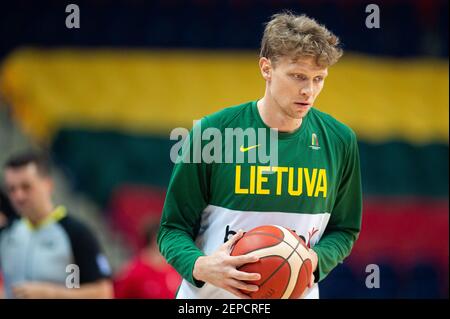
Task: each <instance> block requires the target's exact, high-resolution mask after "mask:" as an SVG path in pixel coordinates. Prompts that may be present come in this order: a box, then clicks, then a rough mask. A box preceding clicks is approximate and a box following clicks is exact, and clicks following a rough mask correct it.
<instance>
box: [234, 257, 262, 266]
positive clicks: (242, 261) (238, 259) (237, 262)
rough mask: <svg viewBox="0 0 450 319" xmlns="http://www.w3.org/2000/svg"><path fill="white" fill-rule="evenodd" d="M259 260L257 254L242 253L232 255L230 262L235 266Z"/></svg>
mask: <svg viewBox="0 0 450 319" xmlns="http://www.w3.org/2000/svg"><path fill="white" fill-rule="evenodd" d="M258 260H259V258H258V257H256V256H251V255H240V256H231V257H230V262H231V264H232V265H233V266H235V267H240V266H242V265H244V264H248V263H255V262H257V261H258Z"/></svg>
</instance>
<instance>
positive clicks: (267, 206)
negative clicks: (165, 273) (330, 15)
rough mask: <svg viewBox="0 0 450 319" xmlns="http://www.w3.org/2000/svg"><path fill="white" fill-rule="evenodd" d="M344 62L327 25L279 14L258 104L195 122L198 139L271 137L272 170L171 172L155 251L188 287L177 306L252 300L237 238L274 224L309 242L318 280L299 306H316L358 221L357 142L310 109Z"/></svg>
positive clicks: (237, 166)
mask: <svg viewBox="0 0 450 319" xmlns="http://www.w3.org/2000/svg"><path fill="white" fill-rule="evenodd" d="M341 55H342V50H341V48H340V47H339V40H338V38H337V37H336V36H335V35H334V34H333V33H331V32H330V31H329V30H327V29H326V28H325V27H324V26H323V25H320V24H318V23H317V22H316V21H315V20H313V19H310V18H308V17H307V16H304V15H302V16H296V15H293V14H291V13H282V14H276V15H274V16H273V17H272V19H271V21H270V22H268V24H267V25H266V28H265V30H264V35H263V39H262V45H261V51H260V59H259V67H260V71H261V75H262V77H263V79H264V80H265V83H266V86H265V93H264V96H263V97H262V98H260V99H258V100H256V101H251V102H248V103H244V104H241V105H238V106H234V107H229V108H225V109H223V110H221V111H219V112H217V113H215V114H212V115H208V116H206V117H204V118H203V119H202V120H201V121H199V122H200V125H201V131H202V132H204V130H205V129H207V128H218V129H219V130H220V131H222V132H223V131H224V130H226V129H227V128H241V129H244V130H245V129H248V128H253V129H258V128H263V129H270V128H272V129H277V130H278V137H277V141H278V149H277V150H276V152H277V155H278V163H277V166H272V165H271V166H268V164H262V163H261V162H258V161H259V159H260V158H259V157H258V160H257V161H256V163H250V162H244V163H224V162H222V163H219V162H212V163H211V162H209V163H208V162H206V161H201V163H189V162H188V161H180V162H179V163H177V164H176V166H175V168H174V170H173V173H172V177H171V181H170V184H169V187H168V191H167V197H166V201H165V205H164V210H163V216H162V219H161V227H160V231H159V235H158V243H159V247H160V250H161V252H162V254H163V255H164V256H165V258H166V259H167V260H168V262H169V263H170V264H171V265H173V267H174V268H175V269H176V270H177V271H178V272H179V273H180V274H181V275H182V277H183V278H184V280H183V282H182V284H181V286H180V288H179V291H178V294H177V298H218V299H219V298H220V299H222V298H236V297H238V298H248V295H247V294H246V293H244V292H253V291H257V290H258V289H259V287H258V286H257V285H255V284H252V283H251V282H254V281H257V280H259V279H260V274H257V273H245V272H242V271H239V270H237V268H239V267H240V266H242V265H243V264H245V263H252V262H256V261H257V260H258V259H257V258H256V257H251V256H245V255H244V256H230V249H231V248H232V246H233V244H234V243H235V242H236V241H237V240H239V238H241V237H242V234H243V231H248V230H250V229H252V228H254V227H257V226H261V225H268V224H274V225H280V226H283V227H287V228H289V229H292V230H294V231H295V232H296V233H297V234H298V235H299V236H301V237H303V238H304V239H305V242H306V244H307V245H308V247H309V248H310V249H309V254H310V259H311V261H312V268H313V269H312V270H313V274H314V275H313V276H312V278H311V283H310V284H309V288H308V289H307V291H306V292H305V294H304V295H303V297H304V298H319V291H318V285H317V283H318V282H320V281H321V280H323V279H325V277H326V276H327V274H329V273H330V271H331V270H332V269H333V268H334V267H336V266H337V265H338V264H339V263H341V262H342V261H343V260H344V259H345V258H346V257H347V256H348V255H349V254H350V252H351V249H352V246H353V245H354V243H355V240H356V239H357V238H358V235H359V232H360V227H361V215H362V193H361V180H360V163H359V154H358V146H357V140H356V136H355V134H354V132H353V131H352V130H351V129H350V128H349V127H347V126H346V125H345V124H343V123H341V122H339V121H338V120H336V119H334V118H333V117H332V116H330V115H328V114H325V113H323V112H321V111H319V110H318V109H316V108H315V107H314V102H315V100H316V98H317V97H318V95H319V93H320V92H321V91H322V88H323V86H324V83H325V78H326V77H327V74H328V68H329V67H330V66H332V65H333V64H334V63H336V62H337V61H338V59H339V58H340V57H341ZM191 135H192V134H191ZM191 141H192V139H191ZM191 141H189V143H191ZM260 147H262V142H261V141H260V140H258V143H255V144H247V145H240V148H238V152H242V153H244V155H246V156H249V155H250V154H251V152H257V151H258V149H259V148H260ZM258 156H259V155H258ZM233 234H234V236H230V235H233ZM230 237H231V238H230Z"/></svg>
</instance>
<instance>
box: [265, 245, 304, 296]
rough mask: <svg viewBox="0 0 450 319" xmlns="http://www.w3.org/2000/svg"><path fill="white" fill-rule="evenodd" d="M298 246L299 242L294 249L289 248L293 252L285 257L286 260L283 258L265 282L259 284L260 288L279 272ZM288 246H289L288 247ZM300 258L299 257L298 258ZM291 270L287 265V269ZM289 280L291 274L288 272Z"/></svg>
mask: <svg viewBox="0 0 450 319" xmlns="http://www.w3.org/2000/svg"><path fill="white" fill-rule="evenodd" d="M299 244H300V242H299V243H298V244H297V246H296V247H295V248H292V246H291V248H292V249H293V251H292V252H291V253H290V255H289V256H288V257H287V258H283V259H284V261H283V262H282V263H281V264H280V265H279V266H278V267H277V268H276V269H275V270H274V271H273V272H272V273H271V274H270V275H269V276H268V277H267V278H266V280H264V281H263V282H262V283H261V284H260V287H261V286H263V285H264V284H265V283H266V282H267V281H268V280H269V279H270V278H272V277H273V275H275V273H276V272H277V271H278V270H280V269H281V267H283V265H284V264H285V263H287V262H288V259H289V258H290V257H291V256H292V254H293V253H294V251H295V249H297V247H298V245H299ZM289 246H290V245H289ZM300 258H301V257H300ZM290 268H291V265H289V269H290ZM290 278H291V273H290V272H289V279H290ZM288 283H289V281H288Z"/></svg>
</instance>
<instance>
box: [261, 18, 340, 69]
mask: <svg viewBox="0 0 450 319" xmlns="http://www.w3.org/2000/svg"><path fill="white" fill-rule="evenodd" d="M339 43H340V42H339V38H338V37H337V36H335V35H334V34H333V33H332V32H330V31H329V30H328V29H327V28H326V27H325V26H323V25H321V24H319V23H317V22H316V20H314V19H311V18H309V17H307V16H306V15H300V16H297V15H294V14H292V13H290V12H285V13H278V14H275V15H273V16H272V19H271V20H270V21H269V22H268V23H267V24H266V28H265V30H264V35H263V38H262V41H261V52H260V57H265V58H267V59H270V60H271V61H272V62H273V63H275V62H276V61H277V59H278V58H280V57H282V56H290V57H292V58H293V59H294V60H297V59H298V58H299V57H302V56H312V57H315V59H316V63H317V65H319V66H323V67H328V66H331V65H333V64H334V63H336V62H337V61H338V60H339V58H340V57H341V56H342V54H343V51H342V49H341V48H340V47H339Z"/></svg>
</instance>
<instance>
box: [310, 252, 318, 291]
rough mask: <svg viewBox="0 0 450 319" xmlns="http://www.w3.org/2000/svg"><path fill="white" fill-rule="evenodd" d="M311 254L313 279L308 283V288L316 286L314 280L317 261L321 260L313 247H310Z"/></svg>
mask: <svg viewBox="0 0 450 319" xmlns="http://www.w3.org/2000/svg"><path fill="white" fill-rule="evenodd" d="M309 255H310V258H311V264H312V272H311V280H310V282H309V284H308V288H312V286H314V280H315V277H314V271H316V269H317V263H318V261H319V258H318V257H317V254H316V252H315V251H314V250H312V249H309Z"/></svg>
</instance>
